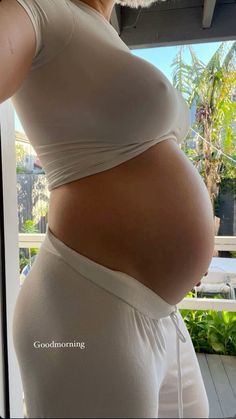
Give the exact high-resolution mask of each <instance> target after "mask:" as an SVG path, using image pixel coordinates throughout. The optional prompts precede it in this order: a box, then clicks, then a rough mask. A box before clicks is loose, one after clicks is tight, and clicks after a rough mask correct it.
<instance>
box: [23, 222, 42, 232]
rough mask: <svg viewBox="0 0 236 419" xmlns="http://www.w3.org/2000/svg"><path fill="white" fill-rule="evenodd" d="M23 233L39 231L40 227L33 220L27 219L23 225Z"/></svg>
mask: <svg viewBox="0 0 236 419" xmlns="http://www.w3.org/2000/svg"><path fill="white" fill-rule="evenodd" d="M22 233H39V229H38V228H37V227H36V226H35V224H34V221H33V220H25V222H24V224H23V226H22Z"/></svg>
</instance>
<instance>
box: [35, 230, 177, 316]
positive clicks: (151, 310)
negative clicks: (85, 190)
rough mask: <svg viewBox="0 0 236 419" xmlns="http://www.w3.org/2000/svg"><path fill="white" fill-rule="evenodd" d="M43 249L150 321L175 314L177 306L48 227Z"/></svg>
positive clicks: (42, 245)
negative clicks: (78, 249) (60, 237)
mask: <svg viewBox="0 0 236 419" xmlns="http://www.w3.org/2000/svg"><path fill="white" fill-rule="evenodd" d="M41 248H46V249H49V250H51V251H52V252H53V253H56V254H58V255H59V256H60V257H61V258H62V259H64V261H65V262H66V263H67V264H69V265H70V266H71V267H73V268H74V269H75V270H76V271H77V272H78V273H80V274H81V275H83V276H84V277H85V278H87V279H89V280H90V281H93V282H94V283H96V284H97V285H99V286H100V287H102V288H105V289H106V290H107V291H109V292H111V293H112V294H114V295H116V296H117V297H119V298H121V299H122V300H124V301H125V302H127V303H128V304H130V305H132V306H133V307H135V308H136V309H137V310H138V311H140V312H142V313H143V314H145V315H147V316H149V317H150V318H153V319H157V320H158V319H160V318H162V317H166V316H169V315H170V314H171V313H173V312H174V311H176V306H175V305H171V304H169V303H168V302H166V301H165V300H164V299H163V298H161V297H160V296H159V295H158V294H156V293H155V292H154V291H152V290H151V289H150V288H148V287H147V286H146V285H144V284H142V283H141V282H139V281H138V280H136V279H135V278H134V277H132V276H130V275H128V274H126V273H124V272H121V271H116V270H113V269H110V268H108V267H106V266H104V265H100V264H99V263H97V262H95V261H94V260H92V259H89V258H87V257H86V256H84V255H82V254H80V253H78V252H77V251H75V250H74V249H72V248H71V247H69V246H67V245H66V244H65V243H64V242H62V241H61V240H59V239H58V238H57V237H56V236H55V235H54V234H53V233H52V231H51V230H50V228H49V227H48V224H47V227H46V234H45V237H44V241H43V242H42V244H41Z"/></svg>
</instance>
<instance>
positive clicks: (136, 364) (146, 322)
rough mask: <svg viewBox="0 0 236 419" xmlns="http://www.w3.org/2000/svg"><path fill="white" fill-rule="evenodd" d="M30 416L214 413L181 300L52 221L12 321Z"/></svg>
mask: <svg viewBox="0 0 236 419" xmlns="http://www.w3.org/2000/svg"><path fill="white" fill-rule="evenodd" d="M12 332H13V342H14V348H15V352H16V355H17V359H18V363H19V368H20V373H21V378H22V384H23V390H24V396H25V403H26V409H27V417H28V418H53V417H56V418H158V417H159V418H178V417H184V418H208V417H209V404H208V399H207V394H206V390H205V387H204V383H203V379H202V375H201V371H200V368H199V364H198V360H197V357H196V354H195V350H194V347H193V344H192V341H191V338H190V335H189V333H188V330H187V328H186V325H185V323H184V320H183V319H182V316H181V314H180V312H179V310H178V308H177V307H176V306H172V305H170V304H168V303H167V302H166V301H164V300H163V299H162V298H161V297H160V296H159V295H157V294H156V293H155V292H154V291H152V290H151V289H149V288H148V287H146V286H145V285H143V284H142V283H140V282H139V281H137V280H136V279H135V278H133V277H131V276H129V275H127V274H125V273H123V272H119V271H114V270H111V269H108V268H106V267H105V266H102V265H100V264H98V263H96V262H94V261H92V260H91V259H88V258H87V257H85V256H83V255H81V254H79V253H77V252H76V251H75V250H73V249H71V248H70V247H68V246H67V245H66V244H65V243H63V242H62V241H60V240H59V239H58V238H57V237H56V236H54V235H53V233H52V232H51V230H50V229H49V228H48V227H47V231H46V235H45V239H44V241H43V243H42V245H41V248H40V251H39V253H38V254H37V257H36V259H35V261H34V263H33V266H32V268H31V270H30V272H29V273H28V275H27V277H26V279H25V281H24V283H23V285H22V287H21V289H20V292H19V295H18V298H17V302H16V306H15V311H14V319H13V329H12Z"/></svg>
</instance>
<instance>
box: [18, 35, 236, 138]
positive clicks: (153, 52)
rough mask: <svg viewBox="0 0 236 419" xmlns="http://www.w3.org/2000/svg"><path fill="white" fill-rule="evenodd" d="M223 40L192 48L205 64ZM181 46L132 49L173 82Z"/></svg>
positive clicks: (187, 52)
mask: <svg viewBox="0 0 236 419" xmlns="http://www.w3.org/2000/svg"><path fill="white" fill-rule="evenodd" d="M233 42H234V41H227V42H225V43H226V44H227V50H228V49H229V48H230V46H231V45H232V44H233ZM220 44H221V42H208V43H198V44H191V46H192V49H193V50H194V52H195V54H196V55H197V57H198V58H199V59H200V60H201V61H203V63H204V64H207V63H208V61H209V60H210V58H211V57H212V55H213V54H214V52H215V51H216V50H217V48H219V46H220ZM179 48H180V47H179V46H170V47H167V46H164V47H155V48H142V49H132V50H131V53H132V54H134V55H136V56H138V57H141V58H143V59H144V60H146V61H148V62H150V63H151V64H153V65H154V66H156V67H157V68H158V69H159V70H161V71H162V72H163V73H164V74H165V76H166V77H167V78H168V79H169V80H170V82H171V83H172V73H173V67H171V64H172V61H173V59H174V58H175V56H176V54H177V52H178V50H179ZM183 58H184V61H186V62H187V63H190V62H191V58H190V53H189V51H188V49H187V48H184V50H183ZM15 130H16V131H20V132H23V133H24V130H23V128H22V126H21V123H20V121H19V119H18V117H17V114H16V112H15Z"/></svg>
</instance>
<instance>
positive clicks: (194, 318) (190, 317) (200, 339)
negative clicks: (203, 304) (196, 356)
mask: <svg viewBox="0 0 236 419" xmlns="http://www.w3.org/2000/svg"><path fill="white" fill-rule="evenodd" d="M179 311H180V313H181V315H182V317H183V319H184V321H185V324H186V326H187V329H188V331H189V334H190V336H191V340H192V342H193V346H194V348H195V351H196V352H203V353H209V354H220V355H232V356H235V355H236V313H235V312H227V311H213V310H208V311H207V310H205V311H204V310H192V309H191V310H186V309H180V310H179Z"/></svg>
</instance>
